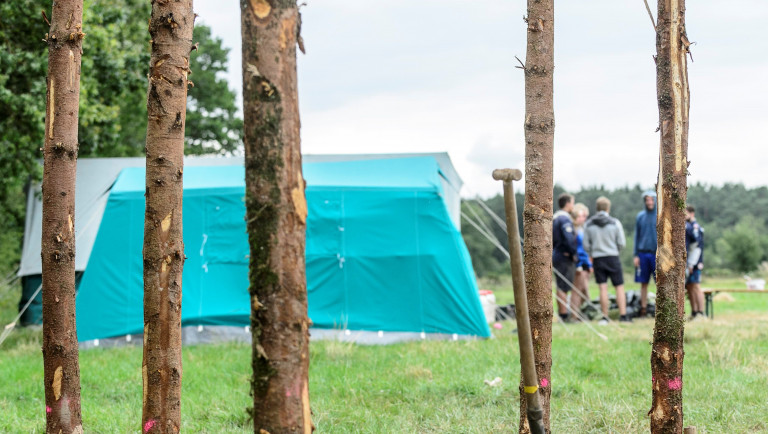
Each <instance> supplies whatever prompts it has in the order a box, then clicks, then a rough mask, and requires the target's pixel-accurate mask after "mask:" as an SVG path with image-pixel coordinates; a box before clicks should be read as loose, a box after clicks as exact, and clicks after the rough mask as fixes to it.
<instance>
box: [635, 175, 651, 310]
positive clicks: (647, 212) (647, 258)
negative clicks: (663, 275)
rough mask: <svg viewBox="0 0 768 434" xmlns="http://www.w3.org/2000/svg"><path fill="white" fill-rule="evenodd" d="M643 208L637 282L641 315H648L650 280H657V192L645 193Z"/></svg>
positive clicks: (638, 223) (637, 237)
mask: <svg viewBox="0 0 768 434" xmlns="http://www.w3.org/2000/svg"><path fill="white" fill-rule="evenodd" d="M643 203H644V207H643V210H642V211H640V212H639V213H637V218H636V219H635V243H634V252H633V253H634V257H635V259H634V262H635V282H637V283H639V284H640V316H641V317H644V316H646V315H647V307H648V282H650V281H651V275H653V280H654V281H655V280H656V193H654V192H653V191H650V190H649V191H646V192H645V193H643Z"/></svg>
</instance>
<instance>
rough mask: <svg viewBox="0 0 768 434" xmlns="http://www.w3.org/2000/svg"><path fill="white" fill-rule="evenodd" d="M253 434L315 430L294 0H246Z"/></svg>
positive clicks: (297, 23) (243, 16)
mask: <svg viewBox="0 0 768 434" xmlns="http://www.w3.org/2000/svg"><path fill="white" fill-rule="evenodd" d="M240 4H241V8H242V10H241V12H242V13H241V20H242V36H243V105H244V110H243V111H244V124H245V131H244V132H245V170H246V174H245V178H246V179H245V182H246V210H247V215H246V219H247V228H248V236H249V244H250V252H251V257H250V261H251V263H250V275H249V279H250V293H251V324H252V330H253V351H252V365H253V378H252V394H253V401H254V407H253V423H254V432H256V433H259V432H269V433H273V434H274V433H311V432H312V430H313V429H314V427H313V426H312V420H311V414H310V407H309V333H308V328H309V319H308V317H307V287H306V276H305V270H304V245H305V230H306V218H307V204H306V201H305V197H304V180H303V178H302V172H301V149H300V140H299V110H298V93H297V87H296V44H297V40H298V38H299V35H298V32H299V27H300V17H299V13H298V8H297V6H296V3H295V2H294V1H285V0H270V1H266V0H243V1H242V2H241V3H240Z"/></svg>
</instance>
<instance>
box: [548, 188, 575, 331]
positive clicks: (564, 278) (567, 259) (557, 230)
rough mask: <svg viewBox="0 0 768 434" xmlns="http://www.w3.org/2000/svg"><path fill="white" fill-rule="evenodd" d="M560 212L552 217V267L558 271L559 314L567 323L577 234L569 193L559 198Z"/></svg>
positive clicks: (556, 280) (571, 197)
mask: <svg viewBox="0 0 768 434" xmlns="http://www.w3.org/2000/svg"><path fill="white" fill-rule="evenodd" d="M557 206H558V207H559V208H560V210H559V211H557V212H556V213H555V215H554V216H552V267H553V268H554V269H555V270H557V273H555V282H556V284H557V312H558V314H559V315H560V318H561V319H562V320H563V321H565V320H566V319H567V318H568V308H567V307H566V306H567V305H568V292H569V291H570V290H571V285H573V277H574V272H575V271H576V266H575V264H576V260H577V259H578V257H577V255H576V232H575V231H574V230H573V219H571V214H570V212H571V210H572V209H573V196H571V195H570V194H567V193H563V194H561V195H560V196H559V197H558V198H557Z"/></svg>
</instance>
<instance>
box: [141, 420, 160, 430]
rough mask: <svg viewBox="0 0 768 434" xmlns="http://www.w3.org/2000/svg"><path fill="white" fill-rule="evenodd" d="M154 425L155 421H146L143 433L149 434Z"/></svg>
mask: <svg viewBox="0 0 768 434" xmlns="http://www.w3.org/2000/svg"><path fill="white" fill-rule="evenodd" d="M156 423H157V421H156V420H154V419H150V420H148V421H147V423H145V424H144V432H149V430H151V429H152V427H153V426H155V424H156Z"/></svg>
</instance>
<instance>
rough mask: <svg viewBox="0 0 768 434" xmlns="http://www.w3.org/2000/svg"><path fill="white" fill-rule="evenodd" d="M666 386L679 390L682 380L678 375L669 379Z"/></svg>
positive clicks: (681, 386)
mask: <svg viewBox="0 0 768 434" xmlns="http://www.w3.org/2000/svg"><path fill="white" fill-rule="evenodd" d="M667 386H669V388H670V389H671V390H680V389H682V388H683V380H681V379H680V377H675V379H674V380H669V382H668V383H667Z"/></svg>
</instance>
